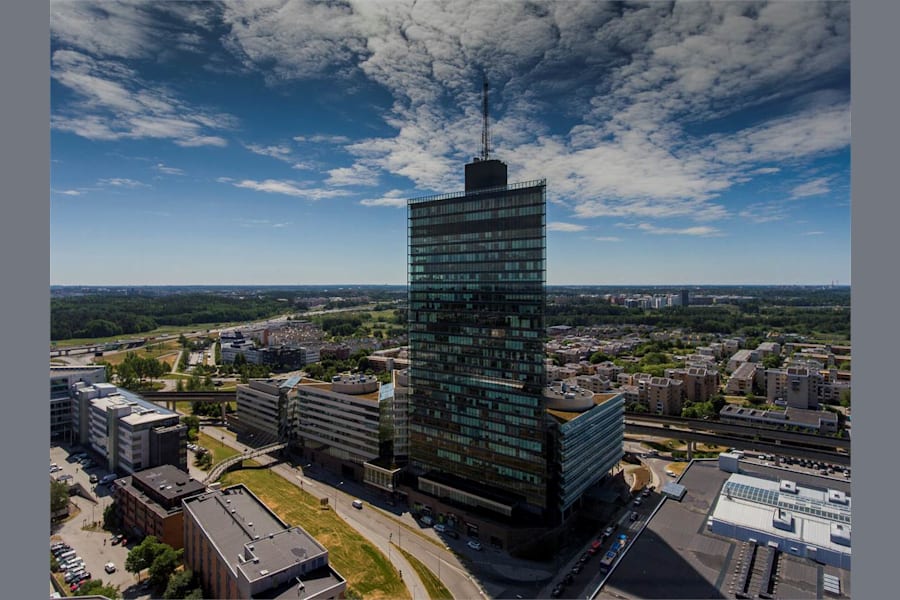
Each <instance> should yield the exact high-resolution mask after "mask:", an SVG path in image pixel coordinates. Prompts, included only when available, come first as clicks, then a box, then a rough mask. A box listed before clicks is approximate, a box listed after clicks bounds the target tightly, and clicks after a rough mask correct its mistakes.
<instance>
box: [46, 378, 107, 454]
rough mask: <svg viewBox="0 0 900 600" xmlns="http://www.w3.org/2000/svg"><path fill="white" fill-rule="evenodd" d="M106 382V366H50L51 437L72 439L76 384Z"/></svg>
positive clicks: (54, 438) (53, 438)
mask: <svg viewBox="0 0 900 600" xmlns="http://www.w3.org/2000/svg"><path fill="white" fill-rule="evenodd" d="M76 383H82V384H84V385H94V384H95V383H106V367H105V366H96V367H92V366H85V367H75V366H56V365H51V366H50V439H51V440H56V439H58V440H65V441H71V439H72V432H73V429H74V427H73V421H72V401H73V398H74V395H75V388H74V386H75V384H76Z"/></svg>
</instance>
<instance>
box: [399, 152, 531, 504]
mask: <svg viewBox="0 0 900 600" xmlns="http://www.w3.org/2000/svg"><path fill="white" fill-rule="evenodd" d="M545 219H546V182H545V181H544V180H539V181H531V182H526V183H518V184H512V185H507V181H506V165H505V164H504V163H502V162H500V161H498V160H481V161H479V160H475V161H474V162H473V163H470V164H468V165H466V191H465V192H461V193H456V194H445V195H441V196H431V197H425V198H417V199H413V200H410V201H409V204H408V228H409V229H408V236H409V240H408V241H409V273H408V285H409V349H410V367H409V385H410V405H411V409H410V410H411V414H410V459H411V463H412V466H413V467H414V469H415V471H416V472H417V474H418V475H419V489H420V490H422V491H426V492H428V493H431V494H433V495H435V496H440V497H444V498H449V499H451V500H453V501H456V502H458V503H462V504H466V505H470V506H478V507H481V508H486V509H488V510H492V511H494V512H498V513H502V514H506V515H507V516H508V515H511V514H512V512H513V510H515V509H516V508H519V509H524V510H526V511H528V512H531V513H542V512H543V511H544V510H545V509H546V508H547V502H548V493H547V487H548V466H547V465H548V463H547V454H548V452H547V437H546V431H547V427H546V424H545V401H544V399H543V396H542V390H543V387H544V384H545V379H546V377H545V369H544V347H543V339H542V338H543V336H544V307H545V302H546V300H545V286H544V284H545V266H546V235H545Z"/></svg>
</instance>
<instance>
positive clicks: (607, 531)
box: [603, 525, 616, 537]
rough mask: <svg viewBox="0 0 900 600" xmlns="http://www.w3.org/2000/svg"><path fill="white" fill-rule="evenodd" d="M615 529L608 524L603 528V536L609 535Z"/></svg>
mask: <svg viewBox="0 0 900 600" xmlns="http://www.w3.org/2000/svg"><path fill="white" fill-rule="evenodd" d="M615 531H616V528H615V527H613V526H612V525H610V526H609V527H607V528H606V529H604V530H603V537H609V536H611V535H612V534H613V533H614V532H615Z"/></svg>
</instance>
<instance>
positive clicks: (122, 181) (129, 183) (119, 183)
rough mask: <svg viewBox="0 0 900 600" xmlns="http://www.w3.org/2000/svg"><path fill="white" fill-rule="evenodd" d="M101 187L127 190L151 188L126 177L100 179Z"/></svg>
mask: <svg viewBox="0 0 900 600" xmlns="http://www.w3.org/2000/svg"><path fill="white" fill-rule="evenodd" d="M97 183H98V184H99V185H111V186H113V187H126V188H138V187H150V186H149V185H147V184H146V183H141V182H140V181H135V180H134V179H128V178H125V177H112V178H109V179H99V180H98V181H97Z"/></svg>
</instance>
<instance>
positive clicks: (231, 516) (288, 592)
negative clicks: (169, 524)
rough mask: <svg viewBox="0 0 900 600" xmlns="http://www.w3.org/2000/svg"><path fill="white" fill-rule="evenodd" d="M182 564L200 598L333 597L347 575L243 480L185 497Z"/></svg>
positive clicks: (342, 588) (342, 589) (338, 595)
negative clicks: (193, 575)
mask: <svg viewBox="0 0 900 600" xmlns="http://www.w3.org/2000/svg"><path fill="white" fill-rule="evenodd" d="M182 505H183V507H184V564H185V566H186V567H187V568H189V569H191V570H193V571H194V572H195V573H197V574H199V577H200V581H201V583H202V585H203V592H204V597H206V598H222V599H244V598H270V599H287V598H291V599H293V600H296V599H297V598H303V600H335V599H338V598H343V597H344V593H345V590H346V587H347V582H346V580H345V579H344V578H343V577H342V576H341V575H340V574H339V573H338V572H337V571H335V570H334V568H333V567H331V566H330V565H329V564H328V550H327V549H326V548H325V547H324V546H323V545H322V544H320V543H319V542H318V541H316V539H315V538H314V537H312V536H311V535H310V534H309V533H307V532H306V531H305V530H304V529H302V528H300V527H291V526H290V525H288V524H287V523H285V522H284V521H282V520H281V519H279V518H278V516H277V515H276V514H275V513H274V512H272V511H271V510H270V509H269V508H268V507H267V506H266V505H265V504H264V503H263V502H262V501H261V500H260V499H259V498H257V497H256V496H255V495H254V494H253V492H251V491H250V489H249V488H247V487H246V486H244V485H243V484H239V485H235V486H231V487H228V488H224V489H213V490H210V491H208V492H205V493H203V494H199V495H196V496H192V497H190V498H185V499H184V500H183V501H182Z"/></svg>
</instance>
